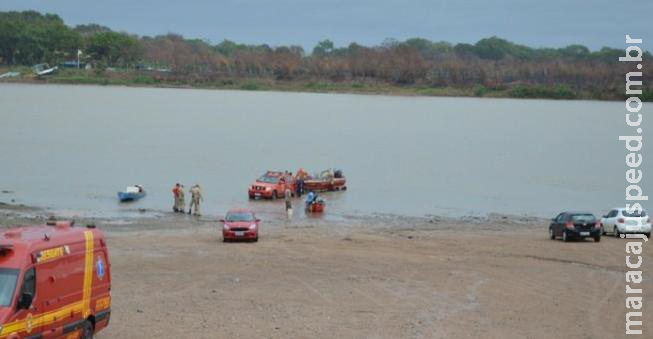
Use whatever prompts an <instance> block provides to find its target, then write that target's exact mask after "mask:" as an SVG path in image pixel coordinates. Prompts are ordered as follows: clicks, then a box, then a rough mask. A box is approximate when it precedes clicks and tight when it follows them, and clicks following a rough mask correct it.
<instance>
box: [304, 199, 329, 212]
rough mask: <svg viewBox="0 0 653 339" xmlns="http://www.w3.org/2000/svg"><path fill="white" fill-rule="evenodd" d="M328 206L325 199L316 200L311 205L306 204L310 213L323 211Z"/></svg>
mask: <svg viewBox="0 0 653 339" xmlns="http://www.w3.org/2000/svg"><path fill="white" fill-rule="evenodd" d="M325 206H326V203H325V202H324V200H322V199H320V200H316V201H313V203H311V204H310V205H308V206H306V211H307V212H310V213H322V212H324V207H325Z"/></svg>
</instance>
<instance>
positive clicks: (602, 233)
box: [601, 226, 605, 235]
mask: <svg viewBox="0 0 653 339" xmlns="http://www.w3.org/2000/svg"><path fill="white" fill-rule="evenodd" d="M601 235H605V229H604V228H603V226H601Z"/></svg>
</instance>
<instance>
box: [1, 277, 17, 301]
mask: <svg viewBox="0 0 653 339" xmlns="http://www.w3.org/2000/svg"><path fill="white" fill-rule="evenodd" d="M16 280H18V270H15V269H8V268H0V307H7V306H9V304H11V299H12V297H13V296H14V290H15V289H16Z"/></svg>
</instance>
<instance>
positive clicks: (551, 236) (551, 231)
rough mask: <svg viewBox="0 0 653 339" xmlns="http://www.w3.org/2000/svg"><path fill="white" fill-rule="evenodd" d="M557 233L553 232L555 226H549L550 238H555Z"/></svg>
mask: <svg viewBox="0 0 653 339" xmlns="http://www.w3.org/2000/svg"><path fill="white" fill-rule="evenodd" d="M555 238H556V235H555V234H554V233H553V228H551V227H549V239H551V240H555Z"/></svg>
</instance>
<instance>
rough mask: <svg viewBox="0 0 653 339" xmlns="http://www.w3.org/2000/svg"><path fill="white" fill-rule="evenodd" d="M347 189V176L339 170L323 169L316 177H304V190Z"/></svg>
mask: <svg viewBox="0 0 653 339" xmlns="http://www.w3.org/2000/svg"><path fill="white" fill-rule="evenodd" d="M346 189H347V178H345V177H344V176H343V175H342V171H340V170H335V171H331V170H325V171H322V173H321V174H320V175H319V176H317V177H311V176H307V177H306V178H305V179H304V191H314V192H326V191H344V190H346Z"/></svg>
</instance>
